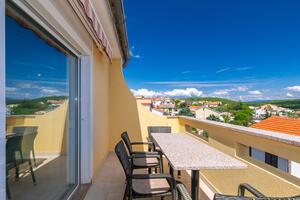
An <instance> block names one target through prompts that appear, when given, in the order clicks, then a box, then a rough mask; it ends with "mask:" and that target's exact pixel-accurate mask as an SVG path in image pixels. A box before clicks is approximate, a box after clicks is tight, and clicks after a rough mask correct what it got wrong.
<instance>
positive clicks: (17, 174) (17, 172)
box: [15, 161, 20, 181]
mask: <svg viewBox="0 0 300 200" xmlns="http://www.w3.org/2000/svg"><path fill="white" fill-rule="evenodd" d="M15 168H16V177H15V178H16V180H17V181H18V180H19V175H20V169H19V165H18V164H17V161H16V162H15Z"/></svg>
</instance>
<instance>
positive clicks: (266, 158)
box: [250, 116, 300, 178]
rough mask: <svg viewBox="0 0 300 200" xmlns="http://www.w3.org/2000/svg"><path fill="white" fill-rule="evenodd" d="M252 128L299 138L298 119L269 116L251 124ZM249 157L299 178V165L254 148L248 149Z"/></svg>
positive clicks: (299, 125) (299, 123)
mask: <svg viewBox="0 0 300 200" xmlns="http://www.w3.org/2000/svg"><path fill="white" fill-rule="evenodd" d="M251 127H252V128H256V129H261V130H268V131H274V132H278V133H280V134H285V135H287V136H288V135H292V136H300V119H294V118H288V117H279V116H271V117H269V118H267V119H265V120H262V121H261V122H258V123H256V124H253V125H252V126H251ZM250 156H251V157H253V158H255V159H257V160H259V161H261V162H264V163H266V164H269V165H272V166H273V167H276V168H278V169H280V170H282V171H284V172H286V173H290V174H291V175H292V176H295V177H297V178H300V163H298V162H294V161H290V160H288V159H285V158H281V157H279V156H277V155H274V154H271V153H268V152H265V151H261V150H259V149H256V148H251V149H250Z"/></svg>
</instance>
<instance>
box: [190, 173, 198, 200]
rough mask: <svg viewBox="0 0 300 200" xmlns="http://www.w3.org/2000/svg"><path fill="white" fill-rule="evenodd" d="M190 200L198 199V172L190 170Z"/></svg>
mask: <svg viewBox="0 0 300 200" xmlns="http://www.w3.org/2000/svg"><path fill="white" fill-rule="evenodd" d="M191 189H192V199H193V200H198V199H199V170H192V184H191Z"/></svg>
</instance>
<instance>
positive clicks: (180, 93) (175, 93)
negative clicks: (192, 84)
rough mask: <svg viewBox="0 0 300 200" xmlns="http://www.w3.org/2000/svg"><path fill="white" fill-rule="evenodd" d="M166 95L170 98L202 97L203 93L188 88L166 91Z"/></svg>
mask: <svg viewBox="0 0 300 200" xmlns="http://www.w3.org/2000/svg"><path fill="white" fill-rule="evenodd" d="M164 94H165V95H166V96H170V97H200V96H202V94H203V92H202V91H200V90H197V89H196V88H186V89H174V90H171V91H166V92H164Z"/></svg>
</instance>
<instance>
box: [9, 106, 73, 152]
mask: <svg viewBox="0 0 300 200" xmlns="http://www.w3.org/2000/svg"><path fill="white" fill-rule="evenodd" d="M67 109H68V103H67V102H65V103H64V104H62V105H60V106H59V107H58V108H56V109H55V110H53V111H50V112H48V113H46V114H43V115H25V116H9V117H7V119H6V127H7V131H8V132H12V128H13V127H14V126H37V127H38V134H37V136H36V139H35V142H34V148H35V153H36V155H37V156H39V155H41V156H44V155H46V156H47V155H61V154H64V153H65V152H66V129H65V128H66V123H67V116H66V114H67Z"/></svg>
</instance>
